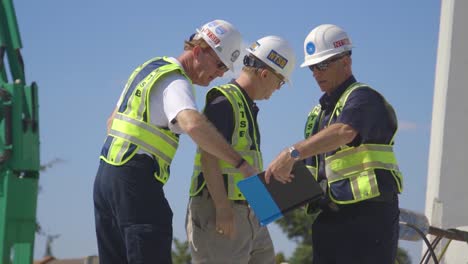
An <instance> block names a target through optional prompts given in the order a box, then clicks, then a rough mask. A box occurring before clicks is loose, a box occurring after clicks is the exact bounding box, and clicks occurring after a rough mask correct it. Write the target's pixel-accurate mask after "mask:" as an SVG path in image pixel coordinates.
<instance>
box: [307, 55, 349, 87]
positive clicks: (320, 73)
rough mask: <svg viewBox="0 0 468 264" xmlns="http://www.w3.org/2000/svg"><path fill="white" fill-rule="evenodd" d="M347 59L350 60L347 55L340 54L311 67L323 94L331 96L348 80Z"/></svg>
mask: <svg viewBox="0 0 468 264" xmlns="http://www.w3.org/2000/svg"><path fill="white" fill-rule="evenodd" d="M347 58H349V57H348V55H347V54H346V55H343V54H339V55H337V56H333V57H331V58H329V59H327V60H325V61H323V62H320V63H317V64H314V65H310V66H309V69H310V70H311V71H312V74H313V76H314V78H315V80H316V81H317V84H318V86H319V87H320V90H322V92H325V93H327V94H330V93H331V92H333V91H334V90H335V89H336V88H337V87H338V86H339V85H340V84H341V83H343V81H344V79H345V78H346V77H345V76H346V71H345V70H346V68H345V67H346V64H345V63H344V60H345V59H347Z"/></svg>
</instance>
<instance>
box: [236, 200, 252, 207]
mask: <svg viewBox="0 0 468 264" xmlns="http://www.w3.org/2000/svg"><path fill="white" fill-rule="evenodd" d="M232 202H233V203H235V204H241V205H246V206H248V205H249V202H247V200H232Z"/></svg>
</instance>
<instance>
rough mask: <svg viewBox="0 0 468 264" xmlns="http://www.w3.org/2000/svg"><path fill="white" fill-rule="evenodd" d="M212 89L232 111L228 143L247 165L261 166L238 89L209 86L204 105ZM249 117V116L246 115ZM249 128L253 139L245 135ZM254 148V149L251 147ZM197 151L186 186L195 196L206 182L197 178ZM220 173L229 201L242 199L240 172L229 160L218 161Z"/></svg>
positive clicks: (248, 112) (246, 107)
mask: <svg viewBox="0 0 468 264" xmlns="http://www.w3.org/2000/svg"><path fill="white" fill-rule="evenodd" d="M215 92H221V93H222V94H223V95H224V96H225V97H226V98H227V99H228V101H229V102H230V104H231V106H232V109H233V114H234V131H233V133H232V139H231V145H232V147H233V148H234V150H236V151H237V152H238V153H239V154H240V155H241V156H242V157H243V158H244V159H245V160H246V161H247V162H248V163H249V164H250V165H252V166H253V167H255V168H257V169H258V170H259V171H262V169H263V160H262V155H261V153H260V147H259V145H258V140H257V137H256V133H255V131H258V127H257V124H256V123H255V119H254V117H253V115H252V113H251V111H250V107H249V105H248V104H247V101H246V99H245V97H244V94H243V93H242V91H241V90H240V89H239V88H238V87H237V86H236V85H234V84H226V85H222V86H218V87H214V88H213V89H211V90H210V91H209V92H208V93H207V96H206V104H207V105H208V104H209V102H210V101H211V100H210V98H211V97H210V96H211V95H212V94H213V93H215ZM248 117H250V119H249V118H248ZM249 127H252V128H253V131H254V133H253V138H252V137H251V135H250V134H249ZM252 148H254V149H255V150H251V149H252ZM200 158H201V155H200V150H199V149H197V154H196V155H195V162H194V170H193V175H192V184H191V187H190V196H195V195H197V194H198V193H199V192H200V191H201V190H202V189H203V187H204V186H205V184H206V182H205V180H204V178H203V177H201V175H202V174H201V172H202V168H201V162H200ZM219 165H220V169H221V173H222V174H223V175H224V177H225V178H224V179H225V181H226V183H227V195H228V199H230V200H245V197H244V196H243V195H242V193H241V192H240V190H239V189H238V188H237V182H238V181H240V180H242V179H244V176H243V174H242V173H240V171H239V170H238V169H236V168H234V167H233V166H232V165H230V164H229V163H227V162H225V161H223V160H220V161H219Z"/></svg>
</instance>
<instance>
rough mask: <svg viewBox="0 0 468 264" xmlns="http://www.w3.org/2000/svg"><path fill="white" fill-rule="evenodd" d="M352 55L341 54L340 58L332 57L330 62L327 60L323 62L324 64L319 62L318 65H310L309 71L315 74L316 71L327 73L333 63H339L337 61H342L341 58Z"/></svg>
mask: <svg viewBox="0 0 468 264" xmlns="http://www.w3.org/2000/svg"><path fill="white" fill-rule="evenodd" d="M348 55H350V54H349V53H348V52H346V53H344V54H340V55H339V56H336V57H332V58H330V59H328V60H325V61H322V62H319V63H317V64H314V65H310V66H309V69H310V70H311V71H312V72H313V71H314V70H315V69H317V70H319V71H326V70H328V67H330V64H332V63H333V62H335V61H337V60H340V59H341V58H343V57H346V56H348Z"/></svg>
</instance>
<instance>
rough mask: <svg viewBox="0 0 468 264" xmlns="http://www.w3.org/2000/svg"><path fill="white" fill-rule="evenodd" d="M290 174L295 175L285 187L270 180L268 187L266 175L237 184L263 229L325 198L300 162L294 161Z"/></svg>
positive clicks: (272, 179) (262, 174)
mask: <svg viewBox="0 0 468 264" xmlns="http://www.w3.org/2000/svg"><path fill="white" fill-rule="evenodd" d="M291 173H292V174H294V179H293V180H292V182H290V183H285V184H283V183H281V182H279V181H277V180H276V179H274V178H273V177H271V179H270V183H269V184H267V183H266V182H265V172H261V173H259V174H258V175H255V176H252V177H249V178H246V179H243V180H241V181H239V182H238V183H237V186H238V187H239V189H240V191H241V192H242V194H243V195H244V197H245V198H246V199H247V201H248V202H249V205H250V207H251V208H252V209H253V210H254V212H255V214H256V216H257V218H258V220H259V222H260V224H261V225H262V226H265V225H267V224H269V223H271V222H273V221H275V220H277V219H279V218H281V217H283V216H284V214H286V213H287V212H289V211H291V210H294V209H296V208H298V207H300V206H302V205H305V204H307V203H309V202H313V201H316V200H318V199H320V198H321V197H323V196H324V192H323V190H322V188H321V187H320V185H319V183H318V182H317V181H316V180H315V178H314V176H313V175H312V174H311V173H310V171H309V170H308V169H307V167H306V166H305V164H304V162H303V161H298V162H296V163H295V164H294V166H293V170H292V172H291Z"/></svg>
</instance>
